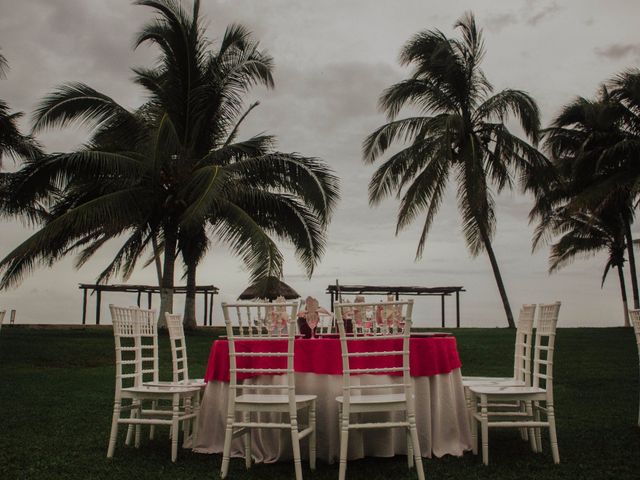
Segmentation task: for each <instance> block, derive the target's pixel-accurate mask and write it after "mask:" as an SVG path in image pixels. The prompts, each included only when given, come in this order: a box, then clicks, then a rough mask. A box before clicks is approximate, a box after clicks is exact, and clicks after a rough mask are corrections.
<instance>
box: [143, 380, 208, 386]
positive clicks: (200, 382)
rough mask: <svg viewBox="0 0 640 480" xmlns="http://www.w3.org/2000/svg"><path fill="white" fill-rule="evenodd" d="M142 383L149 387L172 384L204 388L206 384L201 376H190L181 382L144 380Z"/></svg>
mask: <svg viewBox="0 0 640 480" xmlns="http://www.w3.org/2000/svg"><path fill="white" fill-rule="evenodd" d="M144 385H147V386H150V387H166V386H170V387H171V386H174V387H198V388H204V387H206V386H207V384H206V382H205V381H204V379H203V378H190V379H189V380H187V381H182V382H166V381H158V382H145V383H144Z"/></svg>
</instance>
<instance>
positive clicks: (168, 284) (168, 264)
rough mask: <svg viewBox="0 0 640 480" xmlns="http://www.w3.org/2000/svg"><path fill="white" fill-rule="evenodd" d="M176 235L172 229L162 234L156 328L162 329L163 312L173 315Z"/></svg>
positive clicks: (163, 324) (163, 325)
mask: <svg viewBox="0 0 640 480" xmlns="http://www.w3.org/2000/svg"><path fill="white" fill-rule="evenodd" d="M176 243H177V234H176V231H175V230H174V229H172V228H166V229H165V234H164V266H163V268H162V284H161V285H160V317H159V319H158V327H159V328H164V327H165V326H166V324H167V323H166V320H165V318H164V314H165V312H169V313H173V286H174V284H173V277H174V275H173V273H174V269H175V263H176Z"/></svg>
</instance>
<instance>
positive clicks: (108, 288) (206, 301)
mask: <svg viewBox="0 0 640 480" xmlns="http://www.w3.org/2000/svg"><path fill="white" fill-rule="evenodd" d="M78 288H79V289H81V290H82V324H83V325H84V324H86V321H87V296H88V292H89V290H91V295H93V294H94V293H95V294H96V325H100V306H101V301H102V292H127V293H137V294H138V298H137V304H138V306H140V300H141V297H142V294H143V293H146V294H147V308H151V305H152V296H153V294H154V293H156V294H160V287H158V286H154V285H124V284H122V285H101V284H96V283H81V284H80V285H79V287H78ZM218 291H219V290H218V288H217V287H214V286H213V285H198V286H197V287H196V296H197V295H198V294H201V295H202V296H203V305H204V315H203V320H202V324H203V325H204V326H207V324H208V325H209V326H211V325H212V324H213V296H214V295H215V294H216V293H218ZM173 293H176V294H178V295H181V294H182V295H185V294H186V293H187V287H186V286H177V287H173Z"/></svg>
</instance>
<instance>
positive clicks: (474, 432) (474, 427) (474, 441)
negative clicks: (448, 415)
mask: <svg viewBox="0 0 640 480" xmlns="http://www.w3.org/2000/svg"><path fill="white" fill-rule="evenodd" d="M471 400H472V402H471V412H472V413H471V415H470V417H471V420H470V421H471V451H472V452H473V454H474V455H477V454H478V421H477V420H476V416H475V413H476V408H477V403H478V402H477V399H476V396H475V395H473V394H472V396H471Z"/></svg>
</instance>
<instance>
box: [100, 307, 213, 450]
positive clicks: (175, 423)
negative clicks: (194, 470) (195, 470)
mask: <svg viewBox="0 0 640 480" xmlns="http://www.w3.org/2000/svg"><path fill="white" fill-rule="evenodd" d="M109 309H110V311H111V318H112V322H113V334H114V341H115V352H116V384H115V396H114V406H113V419H112V423H111V434H110V436H109V448H108V450H107V457H109V458H111V457H113V453H114V450H115V446H116V440H117V435H118V426H119V425H120V424H126V425H129V428H128V431H127V439H126V444H127V445H128V444H130V442H131V438H132V435H133V430H134V428H135V446H136V448H137V447H139V446H140V426H141V425H149V426H150V427H151V428H153V427H154V426H155V425H169V426H170V427H171V431H172V439H171V460H172V461H173V462H175V461H176V459H177V456H178V436H179V434H178V432H179V425H180V423H181V422H182V423H184V422H188V421H193V423H194V429H195V428H197V422H195V421H194V420H195V418H196V417H197V415H198V412H199V408H200V404H199V398H198V393H199V391H200V389H199V388H198V387H191V386H188V385H180V386H176V385H163V386H161V385H150V384H149V383H152V382H154V381H155V382H157V381H158V356H157V350H158V344H157V336H158V334H157V317H156V316H155V312H154V311H153V310H148V311H144V310H141V309H138V308H132V307H117V306H115V305H109ZM124 400H126V404H125V403H124V402H123V401H124ZM161 400H167V401H170V402H171V410H170V411H167V410H158V409H157V407H156V405H157V402H158V401H161ZM145 401H147V402H151V403H152V406H151V408H150V409H144V408H143V402H145ZM187 401H189V402H193V411H189V412H186V411H184V410H183V409H181V407H180V406H181V404H185V403H186V402H187ZM127 411H128V412H129V417H122V413H123V412H127ZM167 417H169V418H167ZM194 434H195V432H194Z"/></svg>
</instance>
